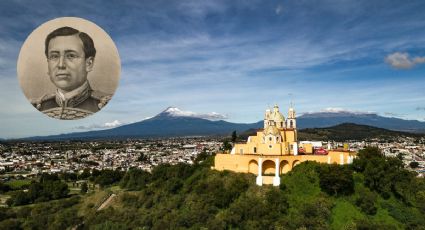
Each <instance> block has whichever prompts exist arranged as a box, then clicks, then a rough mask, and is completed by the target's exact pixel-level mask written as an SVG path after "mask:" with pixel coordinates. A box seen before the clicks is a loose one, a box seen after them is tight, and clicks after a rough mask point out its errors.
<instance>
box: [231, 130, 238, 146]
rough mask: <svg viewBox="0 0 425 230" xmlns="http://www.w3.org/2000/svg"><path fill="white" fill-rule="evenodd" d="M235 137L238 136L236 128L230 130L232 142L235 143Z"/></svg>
mask: <svg viewBox="0 0 425 230" xmlns="http://www.w3.org/2000/svg"><path fill="white" fill-rule="evenodd" d="M237 138H238V135H237V134H236V130H234V131H233V132H232V142H233V143H235V142H236V139H237Z"/></svg>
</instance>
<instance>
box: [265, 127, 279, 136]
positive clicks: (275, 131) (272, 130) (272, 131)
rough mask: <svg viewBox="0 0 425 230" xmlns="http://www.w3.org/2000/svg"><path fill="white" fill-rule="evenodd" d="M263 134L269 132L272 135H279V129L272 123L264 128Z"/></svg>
mask: <svg viewBox="0 0 425 230" xmlns="http://www.w3.org/2000/svg"><path fill="white" fill-rule="evenodd" d="M264 134H265V135H266V136H267V135H269V134H271V135H273V136H278V135H279V130H278V129H277V127H276V126H274V125H269V126H268V127H267V128H266V129H265V130H264Z"/></svg>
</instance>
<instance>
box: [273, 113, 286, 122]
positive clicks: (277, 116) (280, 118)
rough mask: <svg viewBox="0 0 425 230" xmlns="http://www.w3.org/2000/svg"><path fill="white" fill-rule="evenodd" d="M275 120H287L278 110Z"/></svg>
mask: <svg viewBox="0 0 425 230" xmlns="http://www.w3.org/2000/svg"><path fill="white" fill-rule="evenodd" d="M273 115H274V116H273V120H274V121H275V122H284V121H285V117H284V116H283V115H282V114H281V113H280V112H279V111H277V113H275V114H273Z"/></svg>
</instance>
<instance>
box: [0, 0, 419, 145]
mask: <svg viewBox="0 0 425 230" xmlns="http://www.w3.org/2000/svg"><path fill="white" fill-rule="evenodd" d="M424 12H425V1H422V0H417V1H415V0H412V1H401V0H400V1H385V0H382V1H368V0H367V1H362V0H335V1H333V0H322V1H314V0H311V1H310V0H309V1H307V0H287V1H272V0H267V1H256V0H249V1H238V0H235V1H225V0H223V1H219V0H217V1H214V0H206V1H200V0H193V1H186V0H179V1H161V0H157V1H127V0H120V1H114V0H112V1H97V0H92V1H42V0H40V1H30V0H16V1H11V0H2V1H0V138H19V137H28V136H42V135H50V134H60V133H70V132H79V131H85V130H93V129H102V128H110V127H115V126H117V125H122V124H128V123H132V122H136V121H140V120H143V119H146V118H148V117H152V116H155V115H156V114H158V113H160V112H161V111H163V110H165V109H166V108H167V107H169V106H174V107H178V108H180V110H182V111H186V112H189V113H197V114H198V113H199V114H215V115H218V117H221V118H223V119H226V120H227V121H230V122H244V123H251V122H257V121H259V120H261V119H263V115H264V111H265V109H267V108H268V107H270V106H273V105H274V104H278V105H279V106H280V109H281V111H282V112H283V113H284V115H286V114H287V109H288V107H289V105H290V103H291V102H292V103H293V104H294V107H295V110H296V112H297V114H298V115H299V114H303V113H307V112H319V111H339V110H344V111H356V112H373V113H377V114H379V115H381V116H387V117H398V118H403V119H414V120H419V121H425V14H424ZM58 17H80V18H84V19H86V20H89V21H92V22H94V23H95V24H97V25H98V26H100V27H101V28H103V29H104V30H105V31H106V32H107V33H108V34H109V35H110V36H111V38H112V39H113V40H114V42H115V45H116V46H117V48H118V51H119V55H120V58H121V80H120V84H119V87H118V88H117V90H116V92H115V94H114V96H113V98H112V100H111V101H110V102H109V103H108V105H107V106H106V107H105V108H103V109H102V110H101V111H100V112H98V113H96V114H94V115H92V116H90V117H87V118H85V119H81V120H73V121H63V120H56V119H52V118H49V117H47V116H46V115H44V114H42V113H40V112H39V111H37V110H36V109H35V108H34V107H33V106H32V105H31V104H30V103H29V102H28V100H27V99H26V97H25V96H24V94H23V93H22V91H21V88H20V86H19V82H18V78H17V76H16V75H17V73H16V62H17V58H18V55H19V51H20V48H21V46H22V44H23V42H24V41H25V39H26V38H27V36H28V35H29V34H30V33H31V32H32V31H33V30H34V29H36V28H37V27H38V26H39V25H41V24H43V23H44V22H47V21H49V20H52V19H55V18H58Z"/></svg>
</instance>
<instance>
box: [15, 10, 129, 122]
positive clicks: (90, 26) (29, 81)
mask: <svg viewBox="0 0 425 230" xmlns="http://www.w3.org/2000/svg"><path fill="white" fill-rule="evenodd" d="M17 71H18V79H19V83H20V85H21V88H22V90H23V92H24V94H25V96H26V97H27V98H28V100H30V102H31V104H32V105H33V106H34V107H35V108H36V109H38V110H39V111H40V112H42V113H44V114H46V115H48V116H49V117H53V118H56V119H62V120H74V119H81V118H84V117H86V116H89V115H91V114H93V113H96V112H98V111H100V110H101V109H102V108H103V107H104V106H105V105H106V104H107V103H108V101H109V100H110V99H111V97H112V95H113V94H114V92H115V90H116V88H117V86H118V83H119V78H120V71H121V64H120V58H119V55H118V50H117V48H116V46H115V44H114V42H113V41H112V39H111V37H109V35H108V34H107V33H106V32H105V31H104V30H103V29H102V28H100V27H99V26H97V25H96V24H94V23H92V22H90V21H87V20H85V19H81V18H74V17H63V18H57V19H54V20H51V21H48V22H46V23H44V24H42V25H40V26H39V27H38V28H37V29H35V30H34V31H33V32H32V33H31V34H30V35H29V36H28V38H27V39H26V40H25V42H24V44H23V45H22V48H21V51H20V53H19V58H18V64H17Z"/></svg>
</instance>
